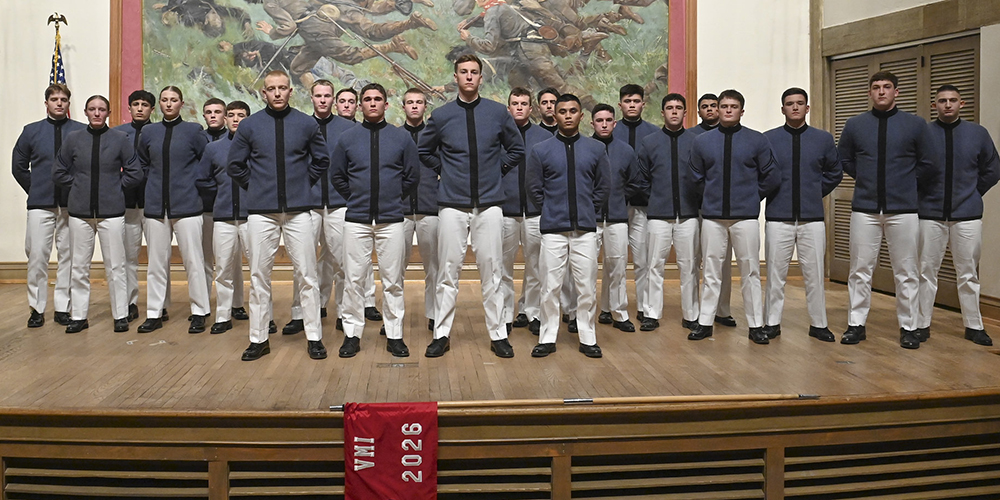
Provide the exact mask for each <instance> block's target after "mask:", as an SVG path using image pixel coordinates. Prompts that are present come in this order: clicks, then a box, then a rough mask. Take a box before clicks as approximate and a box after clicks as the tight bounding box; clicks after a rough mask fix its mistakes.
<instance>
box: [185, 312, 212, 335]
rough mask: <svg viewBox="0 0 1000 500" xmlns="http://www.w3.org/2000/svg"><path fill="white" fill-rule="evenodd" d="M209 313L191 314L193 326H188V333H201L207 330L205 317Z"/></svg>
mask: <svg viewBox="0 0 1000 500" xmlns="http://www.w3.org/2000/svg"><path fill="white" fill-rule="evenodd" d="M207 317H208V315H207V314H206V315H204V316H202V315H200V314H194V315H192V316H191V326H189V327H188V333H201V332H203V331H205V318H207Z"/></svg>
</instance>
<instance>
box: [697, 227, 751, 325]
mask: <svg viewBox="0 0 1000 500" xmlns="http://www.w3.org/2000/svg"><path fill="white" fill-rule="evenodd" d="M730 241H731V242H732V246H733V251H734V252H735V253H736V264H737V265H738V266H739V270H740V277H741V279H740V285H741V289H742V291H743V309H744V310H745V311H746V317H747V324H748V326H749V327H750V328H759V327H762V326H764V310H763V309H764V308H763V303H762V299H761V289H760V222H758V221H757V219H743V220H718V219H705V220H704V221H702V223H701V250H702V255H703V259H704V266H705V278H704V283H703V284H702V287H701V311H700V315H699V319H698V323H699V324H701V325H706V326H709V325H711V324H712V323H713V322H714V321H715V316H716V312H717V307H718V304H719V291H720V288H721V287H722V270H723V268H724V267H725V266H727V265H729V263H728V262H727V260H728V256H729V253H728V244H729V242H730Z"/></svg>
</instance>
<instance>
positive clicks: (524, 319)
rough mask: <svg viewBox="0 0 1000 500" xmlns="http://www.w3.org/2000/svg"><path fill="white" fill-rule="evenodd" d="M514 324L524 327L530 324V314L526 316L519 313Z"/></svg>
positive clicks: (516, 326)
mask: <svg viewBox="0 0 1000 500" xmlns="http://www.w3.org/2000/svg"><path fill="white" fill-rule="evenodd" d="M512 325H513V326H514V328H524V327H526V326H528V316H526V315H525V314H524V313H521V314H518V315H517V317H516V318H514V322H513V323H512Z"/></svg>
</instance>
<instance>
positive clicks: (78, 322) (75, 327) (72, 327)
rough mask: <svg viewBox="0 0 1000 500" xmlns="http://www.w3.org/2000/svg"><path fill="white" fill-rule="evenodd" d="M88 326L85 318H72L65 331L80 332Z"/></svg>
mask: <svg viewBox="0 0 1000 500" xmlns="http://www.w3.org/2000/svg"><path fill="white" fill-rule="evenodd" d="M87 328H90V323H87V320H85V319H73V320H70V322H69V324H68V325H66V333H80V332H82V331H84V330H86V329H87Z"/></svg>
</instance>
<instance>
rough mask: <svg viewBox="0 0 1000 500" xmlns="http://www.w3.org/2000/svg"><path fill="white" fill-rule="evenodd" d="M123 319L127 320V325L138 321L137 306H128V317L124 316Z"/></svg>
mask: <svg viewBox="0 0 1000 500" xmlns="http://www.w3.org/2000/svg"><path fill="white" fill-rule="evenodd" d="M125 319H126V320H128V322H129V323H131V322H133V321H135V320H137V319H139V306H137V305H135V304H129V305H128V315H127V316H125Z"/></svg>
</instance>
